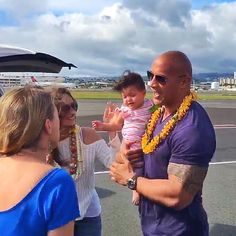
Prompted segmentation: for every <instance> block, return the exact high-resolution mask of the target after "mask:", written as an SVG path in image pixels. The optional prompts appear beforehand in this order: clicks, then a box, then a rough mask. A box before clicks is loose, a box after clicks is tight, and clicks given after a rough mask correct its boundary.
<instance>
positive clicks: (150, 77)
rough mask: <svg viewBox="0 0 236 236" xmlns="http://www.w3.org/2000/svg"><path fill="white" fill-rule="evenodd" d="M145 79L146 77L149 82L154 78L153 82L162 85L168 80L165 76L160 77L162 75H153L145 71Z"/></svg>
mask: <svg viewBox="0 0 236 236" xmlns="http://www.w3.org/2000/svg"><path fill="white" fill-rule="evenodd" d="M147 77H148V80H149V81H151V80H152V79H153V78H154V77H155V80H156V81H157V82H158V83H160V84H162V85H164V84H166V82H167V80H168V78H166V77H165V76H162V75H154V74H153V73H152V72H151V71H149V70H148V71H147Z"/></svg>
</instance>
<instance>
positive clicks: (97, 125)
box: [92, 110, 124, 131]
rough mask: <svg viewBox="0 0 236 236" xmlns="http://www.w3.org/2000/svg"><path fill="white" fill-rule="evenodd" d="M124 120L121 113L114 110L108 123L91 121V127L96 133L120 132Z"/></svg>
mask: <svg viewBox="0 0 236 236" xmlns="http://www.w3.org/2000/svg"><path fill="white" fill-rule="evenodd" d="M123 124H124V119H123V117H122V112H120V111H119V110H116V111H114V112H113V114H112V117H111V118H110V120H109V121H108V122H102V121H99V120H95V121H92V127H93V128H94V129H95V130H98V131H120V130H121V129H122V127H123Z"/></svg>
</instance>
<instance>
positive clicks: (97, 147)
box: [58, 129, 120, 220]
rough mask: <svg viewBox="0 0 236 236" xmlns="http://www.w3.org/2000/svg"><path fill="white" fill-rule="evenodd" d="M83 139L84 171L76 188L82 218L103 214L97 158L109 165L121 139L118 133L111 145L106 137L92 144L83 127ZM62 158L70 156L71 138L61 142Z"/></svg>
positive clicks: (80, 133) (80, 136) (81, 138)
mask: <svg viewBox="0 0 236 236" xmlns="http://www.w3.org/2000/svg"><path fill="white" fill-rule="evenodd" d="M78 135H79V138H80V140H81V149H82V155H83V165H84V171H83V172H82V174H81V175H80V176H79V177H78V179H77V180H75V184H76V190H77V194H78V201H79V209H80V218H78V219H77V220H81V219H83V218H84V217H96V216H98V215H100V214H101V204H100V200H99V197H98V194H97V192H96V190H95V175H94V171H95V160H99V161H100V162H101V163H103V164H104V165H105V166H106V167H109V166H110V164H111V163H112V161H113V160H114V159H115V154H116V152H117V151H118V150H119V148H120V139H119V137H118V135H116V137H115V138H114V139H113V140H111V141H110V142H109V144H108V145H109V146H108V145H107V143H106V142H105V140H104V139H100V140H98V141H96V142H94V143H91V144H88V145H86V144H84V143H83V137H82V129H80V132H79V134H78ZM58 149H59V152H60V159H62V160H66V159H68V158H70V149H69V138H66V139H64V140H62V141H60V142H59V147H58Z"/></svg>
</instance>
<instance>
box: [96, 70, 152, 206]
mask: <svg viewBox="0 0 236 236" xmlns="http://www.w3.org/2000/svg"><path fill="white" fill-rule="evenodd" d="M114 90H115V91H118V92H120V93H121V96H122V100H123V104H122V106H121V108H119V109H118V108H117V109H116V111H115V112H116V113H117V112H118V116H117V117H116V119H115V120H112V119H111V121H110V122H109V123H105V122H101V121H93V122H92V126H93V128H94V129H96V130H100V131H101V130H103V131H120V130H121V133H122V137H123V141H122V143H127V142H128V143H132V145H131V148H132V149H138V148H141V139H142V136H143V134H144V131H145V127H146V124H147V123H148V120H149V118H150V116H151V107H152V106H153V103H152V102H151V100H148V99H145V95H146V87H145V83H144V81H143V79H142V77H141V75H139V74H137V73H134V72H130V71H125V72H124V74H123V76H122V77H121V79H120V80H119V81H118V82H117V84H116V85H115V86H114ZM135 172H136V174H137V175H138V176H142V175H143V169H142V168H137V169H135ZM132 203H133V204H135V205H138V204H139V194H138V193H137V192H136V191H135V190H134V191H133V197H132Z"/></svg>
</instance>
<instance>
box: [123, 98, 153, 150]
mask: <svg viewBox="0 0 236 236" xmlns="http://www.w3.org/2000/svg"><path fill="white" fill-rule="evenodd" d="M152 106H153V103H152V101H151V100H149V99H145V100H144V103H143V105H142V107H140V108H138V109H136V110H131V109H130V108H129V107H127V106H125V105H122V106H121V108H120V111H121V112H122V116H123V119H124V125H123V128H122V131H121V133H122V137H123V139H124V141H132V142H133V141H135V143H134V144H133V145H132V148H141V139H142V136H143V134H144V131H145V127H146V125H147V123H148V121H149V119H150V117H151V110H150V109H151V107H152Z"/></svg>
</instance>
